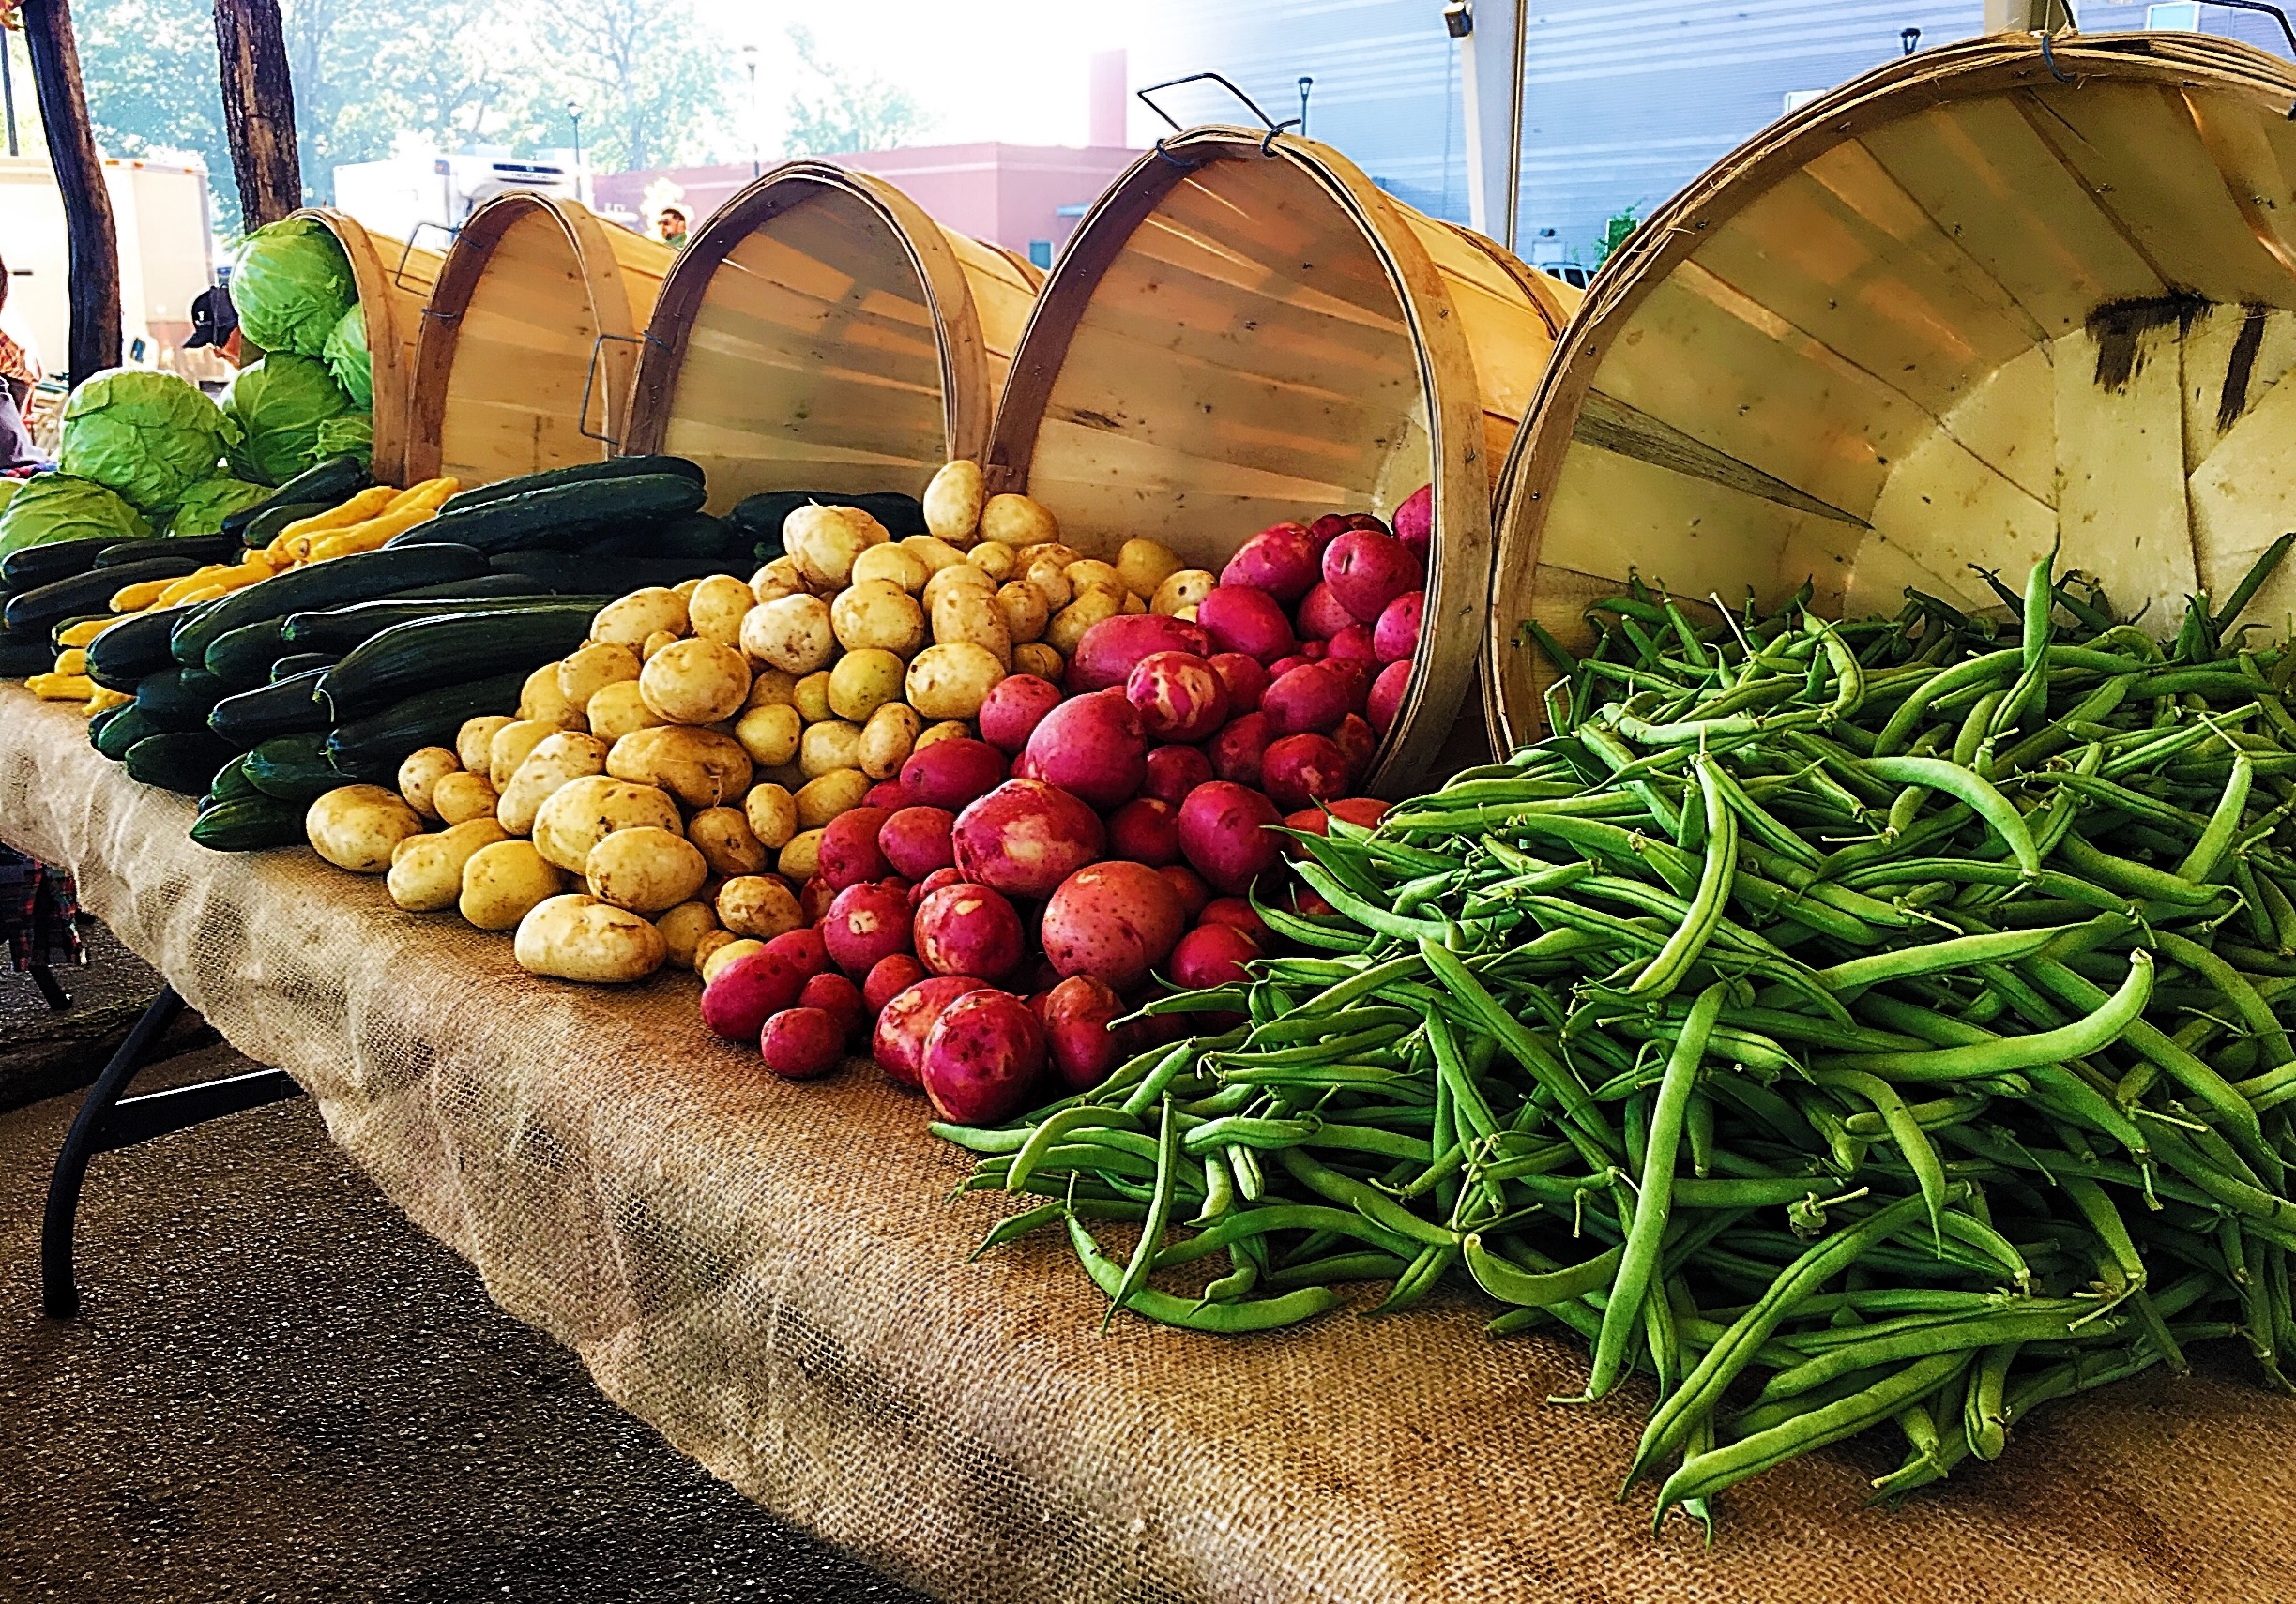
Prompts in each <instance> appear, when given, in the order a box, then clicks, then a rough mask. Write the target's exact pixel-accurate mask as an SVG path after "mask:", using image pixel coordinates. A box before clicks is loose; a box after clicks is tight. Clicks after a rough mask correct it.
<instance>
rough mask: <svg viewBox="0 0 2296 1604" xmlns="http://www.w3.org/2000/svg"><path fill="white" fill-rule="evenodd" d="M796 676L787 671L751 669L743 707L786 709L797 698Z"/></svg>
mask: <svg viewBox="0 0 2296 1604" xmlns="http://www.w3.org/2000/svg"><path fill="white" fill-rule="evenodd" d="M797 689H798V676H797V675H796V674H794V673H790V672H789V671H788V670H787V669H777V668H761V669H753V670H752V671H751V673H750V694H749V696H748V698H747V699H745V700H744V701H743V702H742V704H741V705H742V706H744V707H786V706H788V705H789V704H791V702H792V701H794V700H795V698H796V696H797Z"/></svg>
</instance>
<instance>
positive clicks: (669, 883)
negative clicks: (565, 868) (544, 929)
mask: <svg viewBox="0 0 2296 1604" xmlns="http://www.w3.org/2000/svg"><path fill="white" fill-rule="evenodd" d="M583 877H584V878H585V880H587V881H588V882H589V886H590V895H591V896H593V897H595V898H597V899H598V900H600V901H601V902H611V903H613V904H614V905H615V906H616V907H617V908H628V909H629V910H630V911H631V912H632V913H635V914H659V913H661V912H663V911H665V910H667V909H670V908H675V907H676V906H677V904H678V903H680V902H683V901H685V900H687V899H688V898H690V897H692V895H693V894H694V893H695V892H696V891H699V890H700V889H701V888H702V882H703V881H705V880H707V879H708V878H709V864H708V861H707V859H705V858H704V857H703V856H702V852H701V849H700V848H699V847H697V846H695V845H694V844H693V843H692V841H690V840H686V838H685V837H683V836H680V835H676V834H673V833H672V832H670V831H668V830H661V829H654V828H650V827H647V828H641V829H635V830H616V831H615V832H614V833H613V834H612V835H610V836H608V837H607V838H606V839H605V840H602V841H600V842H599V843H598V844H597V845H596V846H594V847H592V848H591V849H590V855H589V856H588V858H586V859H585V861H584V864H583Z"/></svg>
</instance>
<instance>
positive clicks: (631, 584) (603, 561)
mask: <svg viewBox="0 0 2296 1604" xmlns="http://www.w3.org/2000/svg"><path fill="white" fill-rule="evenodd" d="M490 561H491V562H492V563H493V564H494V571H495V572H496V573H504V574H519V575H523V576H524V577H525V579H527V580H528V581H530V582H531V583H535V584H540V585H548V586H549V587H550V588H551V589H552V590H554V591H556V592H558V593H559V594H561V595H569V596H570V595H573V594H575V593H577V592H579V593H581V594H583V595H585V596H616V597H621V596H628V595H629V594H630V593H631V591H633V590H644V589H645V588H646V586H647V585H656V584H659V585H675V584H681V583H684V582H685V581H687V580H690V579H707V578H708V577H709V576H710V575H711V574H722V573H724V572H725V571H726V569H727V567H728V559H726V558H724V557H577V556H575V555H574V554H573V553H572V552H540V551H532V550H528V551H519V552H503V553H501V554H500V555H499V556H496V557H494V558H491V559H490ZM731 564H732V566H735V567H738V566H739V564H740V559H739V558H738V557H737V558H733V559H731Z"/></svg>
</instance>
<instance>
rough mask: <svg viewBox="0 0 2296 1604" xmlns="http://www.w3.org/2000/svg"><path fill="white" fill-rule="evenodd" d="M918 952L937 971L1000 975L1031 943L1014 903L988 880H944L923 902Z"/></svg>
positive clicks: (1016, 963)
mask: <svg viewBox="0 0 2296 1604" xmlns="http://www.w3.org/2000/svg"><path fill="white" fill-rule="evenodd" d="M915 934H916V940H917V957H918V959H919V961H920V962H922V963H923V964H924V966H925V967H926V968H927V969H929V970H931V971H932V972H933V973H934V974H935V975H978V976H982V977H983V978H984V979H989V980H1000V979H1002V978H1003V977H1004V976H1008V975H1010V974H1011V973H1012V971H1013V970H1015V969H1017V968H1019V967H1020V962H1021V954H1022V951H1023V949H1024V947H1025V946H1026V938H1025V937H1024V935H1023V934H1022V931H1021V916H1020V915H1019V914H1017V913H1015V912H1013V909H1012V904H1011V903H1010V902H1008V901H1006V900H1004V898H1002V897H1000V896H998V895H997V894H996V892H994V891H992V890H990V889H989V888H988V887H987V886H985V885H944V886H942V887H941V888H940V889H939V890H938V891H935V892H934V893H933V895H931V896H930V897H927V898H926V899H925V900H923V901H921V902H920V903H918V904H917V917H916V922H915Z"/></svg>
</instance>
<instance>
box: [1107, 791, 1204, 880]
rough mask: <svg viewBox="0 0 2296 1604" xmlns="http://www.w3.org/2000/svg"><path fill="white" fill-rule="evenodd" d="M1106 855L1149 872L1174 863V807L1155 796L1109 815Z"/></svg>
mask: <svg viewBox="0 0 2296 1604" xmlns="http://www.w3.org/2000/svg"><path fill="white" fill-rule="evenodd" d="M1206 778H1208V779H1209V775H1208V776H1207V777H1206ZM1108 855H1109V856H1110V857H1112V858H1123V859H1126V860H1128V861H1130V862H1133V863H1145V864H1147V865H1148V867H1149V868H1151V869H1162V868H1163V866H1164V865H1166V864H1168V863H1178V861H1179V806H1178V803H1174V802H1166V801H1163V799H1162V798H1160V797H1155V796H1135V797H1133V799H1132V800H1131V801H1129V802H1127V803H1125V804H1124V806H1123V807H1121V808H1118V810H1116V811H1115V812H1113V813H1111V814H1109V815H1108Z"/></svg>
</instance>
